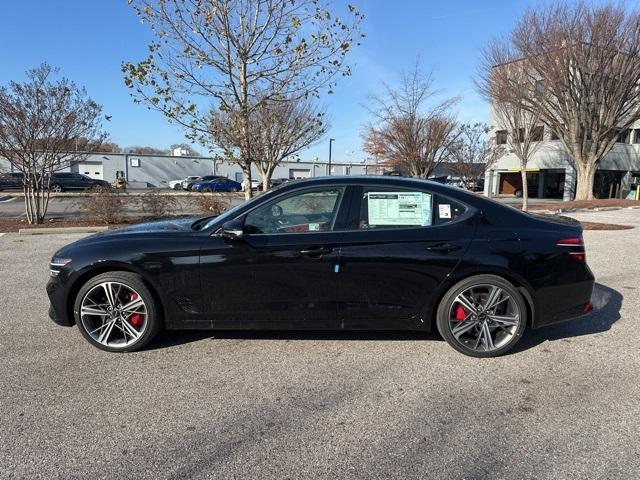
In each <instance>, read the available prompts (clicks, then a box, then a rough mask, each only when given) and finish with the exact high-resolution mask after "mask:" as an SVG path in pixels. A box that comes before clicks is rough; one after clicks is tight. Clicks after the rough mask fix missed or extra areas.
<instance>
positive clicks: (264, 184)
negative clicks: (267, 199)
mask: <svg viewBox="0 0 640 480" xmlns="http://www.w3.org/2000/svg"><path fill="white" fill-rule="evenodd" d="M260 173H261V174H262V191H263V192H266V191H267V190H269V181H270V180H271V175H269V172H266V171H264V170H262V172H260Z"/></svg>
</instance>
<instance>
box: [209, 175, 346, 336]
mask: <svg viewBox="0 0 640 480" xmlns="http://www.w3.org/2000/svg"><path fill="white" fill-rule="evenodd" d="M344 191H345V187H342V186H324V187H316V188H307V189H302V190H296V191H293V192H289V193H283V194H282V195H279V196H277V197H276V198H274V199H272V200H270V201H268V202H266V203H263V204H260V205H258V206H256V207H254V209H252V210H250V211H249V212H248V213H246V214H243V215H242V218H239V219H236V222H238V223H239V224H241V225H242V228H243V236H242V238H241V239H239V240H237V241H229V240H222V239H220V238H216V237H215V236H212V237H211V238H210V239H209V241H208V242H207V243H206V244H205V246H204V248H203V251H202V255H201V278H202V292H203V293H202V295H203V298H204V299H205V309H206V313H207V315H209V317H210V318H211V320H212V322H213V325H214V326H218V327H225V326H243V327H244V326H246V327H252V328H332V327H335V326H336V325H337V323H336V288H337V280H336V274H335V268H336V265H337V262H338V258H339V255H340V241H341V238H342V235H343V233H342V232H341V231H339V230H338V229H337V228H336V222H337V221H338V219H339V217H340V216H341V215H342V213H341V212H343V211H344V212H345V213H346V211H345V210H343V209H344V208H345V207H344V206H343V205H342V204H343V198H344ZM340 218H341V217H340Z"/></svg>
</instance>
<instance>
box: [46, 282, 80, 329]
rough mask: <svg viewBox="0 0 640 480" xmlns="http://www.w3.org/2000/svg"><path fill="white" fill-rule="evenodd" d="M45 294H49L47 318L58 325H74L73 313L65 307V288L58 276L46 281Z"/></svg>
mask: <svg viewBox="0 0 640 480" xmlns="http://www.w3.org/2000/svg"><path fill="white" fill-rule="evenodd" d="M47 295H48V296H49V302H50V306H49V318H51V320H53V321H54V322H55V323H57V324H58V325H62V326H63V327H71V326H73V325H75V323H76V322H75V320H74V319H73V315H71V312H70V311H69V309H68V308H67V290H66V288H64V285H63V284H62V282H61V280H60V277H50V278H49V281H48V282H47Z"/></svg>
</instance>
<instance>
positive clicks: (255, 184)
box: [242, 179, 260, 192]
mask: <svg viewBox="0 0 640 480" xmlns="http://www.w3.org/2000/svg"><path fill="white" fill-rule="evenodd" d="M258 185H260V182H259V181H258V180H253V179H251V191H252V192H256V191H257V190H258ZM242 190H243V191H244V185H242Z"/></svg>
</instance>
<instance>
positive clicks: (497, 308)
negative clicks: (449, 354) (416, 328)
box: [437, 275, 527, 357]
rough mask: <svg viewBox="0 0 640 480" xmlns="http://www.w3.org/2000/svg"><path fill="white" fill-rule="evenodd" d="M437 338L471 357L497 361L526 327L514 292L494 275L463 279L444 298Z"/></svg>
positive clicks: (520, 301) (522, 306) (522, 305)
mask: <svg viewBox="0 0 640 480" xmlns="http://www.w3.org/2000/svg"><path fill="white" fill-rule="evenodd" d="M437 315H438V316H437V326H438V331H439V332H440V335H442V337H443V338H444V339H445V340H446V341H447V343H448V344H449V345H451V346H452V347H453V348H455V349H456V350H458V351H459V352H461V353H464V354H465V355H469V356H472V357H497V356H499V355H502V354H504V353H506V352H508V351H509V350H511V349H512V348H513V347H514V346H515V345H516V344H517V343H518V341H519V340H520V338H521V337H522V334H523V333H524V330H525V327H526V325H527V308H526V305H525V303H524V299H523V298H522V295H521V294H520V292H518V290H517V289H516V288H515V287H514V286H513V285H512V284H511V283H510V282H508V281H506V280H505V279H503V278H501V277H498V276H495V275H475V276H473V277H469V278H466V279H464V280H462V281H460V282H458V283H457V284H456V285H454V286H453V287H451V289H450V290H449V291H448V292H447V293H446V294H445V295H444V297H443V298H442V301H441V302H440V306H439V307H438V313H437Z"/></svg>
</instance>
